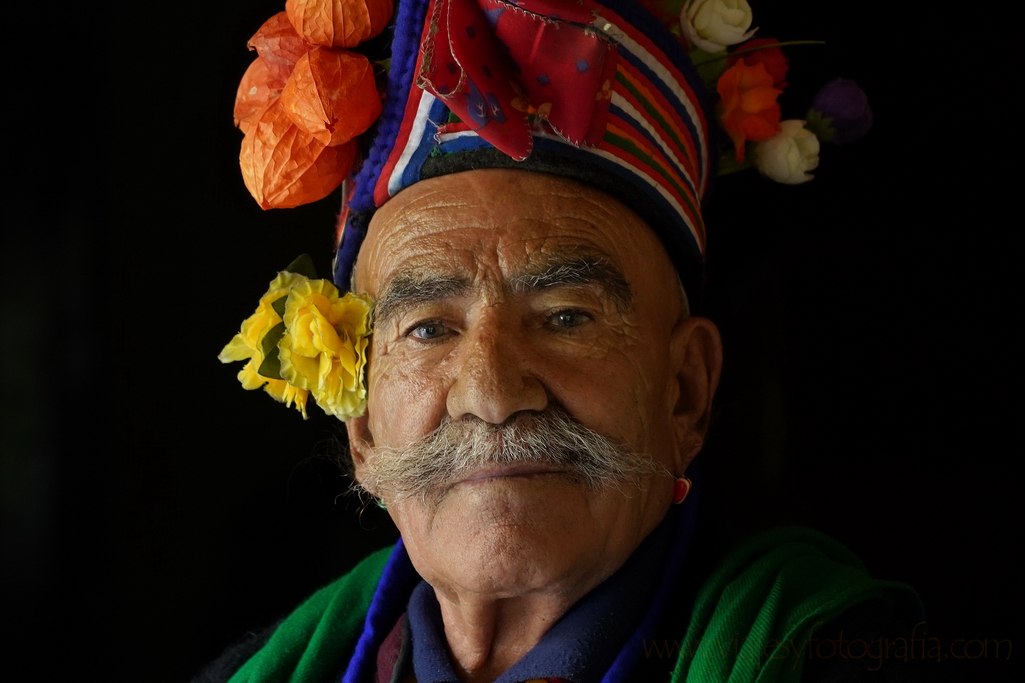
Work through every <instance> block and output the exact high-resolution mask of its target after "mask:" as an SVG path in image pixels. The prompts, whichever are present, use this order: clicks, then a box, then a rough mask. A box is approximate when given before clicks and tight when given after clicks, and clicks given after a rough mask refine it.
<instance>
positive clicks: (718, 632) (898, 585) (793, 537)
mask: <svg viewBox="0 0 1025 683" xmlns="http://www.w3.org/2000/svg"><path fill="white" fill-rule="evenodd" d="M717 558H718V559H717V561H716V562H715V563H714V564H713V565H712V566H711V567H710V568H709V570H708V571H707V573H706V576H705V578H704V580H703V581H702V582H701V584H700V588H698V589H697V592H696V594H695V596H694V602H693V611H692V614H691V620H690V624H689V626H688V628H687V632H686V634H685V637H684V641H683V643H682V649H681V653H680V654H681V659H680V661H679V663H678V664H679V666H678V668H677V673H682V672H683V671H687V672H690V673H695V672H700V673H702V674H704V675H706V677H710V679H711V680H718V679H719V678H721V679H722V680H726V679H727V678H729V679H730V680H733V678H732V677H733V676H735V675H736V673H737V671H738V670H748V671H759V670H762V669H766V670H774V671H775V675H770V676H768V677H767V678H766V680H790V679H789V678H788V675H790V676H791V678H792V677H793V675H794V674H796V673H799V672H800V671H801V669H802V668H804V667H803V665H805V664H809V662H810V661H811V660H814V657H811V655H810V654H809V653H810V650H809V648H810V647H811V646H813V645H815V644H816V643H821V642H824V641H825V640H829V641H835V638H834V636H835V634H841V636H842V634H844V633H845V632H846V633H852V632H858V633H859V634H861V635H863V636H864V637H868V636H869V635H872V634H876V635H878V636H879V637H883V636H885V635H886V634H889V633H892V632H894V630H899V629H903V628H912V627H913V626H914V625H915V624H916V623H920V622H921V621H922V619H923V618H924V617H923V613H924V612H923V609H922V605H921V602H920V600H919V597H918V594H917V592H916V591H915V590H914V589H913V588H912V587H911V586H909V585H907V584H905V583H903V582H900V581H895V580H890V579H884V578H878V577H876V576H874V575H873V574H872V573H871V572H870V570H869V569H868V568H867V567H866V566H865V565H864V563H863V562H862V561H861V559H860V558H859V557H858V556H857V555H856V554H855V553H854V552H852V551H851V550H850V549H849V548H848V547H847V546H845V545H844V544H843V543H841V542H840V541H838V540H837V539H835V538H833V537H831V536H829V535H828V534H825V533H823V532H821V531H818V530H816V529H813V528H808V527H799V526H784V527H775V528H769V529H765V530H761V531H758V532H754V533H750V534H748V535H745V536H742V537H740V538H738V539H736V540H735V541H734V542H732V543H731V544H730V545H729V546H727V547H726V548H725V549H722V550H721V552H720V553H717ZM838 664H839V663H838V662H837V661H832V662H817V665H818V666H816V663H811V664H809V666H808V667H807V670H808V673H810V674H811V672H813V671H815V672H818V673H822V672H824V671H825V670H827V669H828V670H832V669H834V668H836V667H837V665H838ZM843 664H844V666H841V667H840V668H841V669H843V670H845V671H847V670H849V669H850V668H851V667H850V666H847V665H848V664H851V662H844V663H843ZM855 664H857V663H855ZM681 667H682V668H681ZM831 673H832V672H831ZM813 675H817V674H813ZM680 680H682V679H680ZM793 680H808V679H798V678H793ZM821 680H833V679H832V678H829V677H827V678H822V679H821ZM837 680H839V679H837ZM850 680H861V679H860V678H851V679H850ZM879 680H884V679H883V678H882V677H879ZM900 680H903V679H900Z"/></svg>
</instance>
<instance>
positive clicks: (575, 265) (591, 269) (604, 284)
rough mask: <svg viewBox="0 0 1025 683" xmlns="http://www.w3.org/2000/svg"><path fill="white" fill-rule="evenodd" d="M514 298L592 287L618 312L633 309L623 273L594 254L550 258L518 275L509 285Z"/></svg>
mask: <svg viewBox="0 0 1025 683" xmlns="http://www.w3.org/2000/svg"><path fill="white" fill-rule="evenodd" d="M509 284H510V286H511V288H512V290H513V291H514V292H516V293H518V294H521V293H526V292H529V291H537V290H543V289H551V288H553V287H568V286H580V285H584V286H588V285H595V286H597V287H598V288H599V289H601V290H602V291H603V292H604V293H605V295H606V296H608V297H609V298H610V299H612V301H613V302H614V303H615V304H616V307H617V308H618V309H619V310H620V311H621V312H626V311H629V310H630V309H631V307H632V306H633V290H632V289H630V283H628V282H627V280H626V277H624V275H623V273H622V272H620V270H619V269H618V268H616V267H615V266H614V265H613V264H612V263H611V262H610V261H609V259H608V258H607V257H605V256H601V255H597V254H589V253H583V254H576V255H572V256H558V255H556V256H553V257H551V258H549V259H548V260H546V261H544V262H543V263H541V264H538V265H537V266H535V267H533V268H531V269H529V270H528V271H526V272H524V273H520V274H519V275H516V276H515V277H513V278H512V280H511V281H510V283H509Z"/></svg>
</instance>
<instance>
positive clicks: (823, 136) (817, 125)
mask: <svg viewBox="0 0 1025 683" xmlns="http://www.w3.org/2000/svg"><path fill="white" fill-rule="evenodd" d="M804 127H805V128H807V129H808V130H810V131H811V132H812V133H814V134H815V137H817V138H818V139H819V140H821V141H822V142H832V140H833V136H834V135H836V129H835V128H833V119H832V117H829V116H825V115H824V114H823V113H822V112H820V111H819V110H817V109H809V110H808V112H807V113H806V114H805V115H804Z"/></svg>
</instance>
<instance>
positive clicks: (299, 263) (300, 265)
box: [285, 254, 317, 280]
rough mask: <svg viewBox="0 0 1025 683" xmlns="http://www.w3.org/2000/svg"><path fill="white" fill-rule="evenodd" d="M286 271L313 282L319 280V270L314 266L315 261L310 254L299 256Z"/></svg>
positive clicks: (286, 267)
mask: <svg viewBox="0 0 1025 683" xmlns="http://www.w3.org/2000/svg"><path fill="white" fill-rule="evenodd" d="M285 270H286V271H287V272H289V273H295V274H296V275H303V276H305V277H308V278H310V279H311V280H316V279H317V269H316V267H314V265H313V259H312V258H310V255H309V254H299V255H298V256H296V257H295V260H294V261H292V262H291V263H289V264H288V265H287V266H285Z"/></svg>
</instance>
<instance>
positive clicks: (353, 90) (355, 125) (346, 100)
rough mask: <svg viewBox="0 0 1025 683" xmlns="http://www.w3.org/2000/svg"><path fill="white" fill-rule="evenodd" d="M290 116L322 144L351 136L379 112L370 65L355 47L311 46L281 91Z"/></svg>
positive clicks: (360, 131)
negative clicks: (335, 48) (339, 48)
mask: <svg viewBox="0 0 1025 683" xmlns="http://www.w3.org/2000/svg"><path fill="white" fill-rule="evenodd" d="M281 104H282V106H283V107H284V108H285V111H286V112H288V115H289V117H290V118H291V119H292V121H294V122H295V123H296V124H298V125H299V126H300V127H302V128H303V129H304V130H306V132H308V133H309V134H310V135H312V136H313V137H314V138H316V139H317V140H318V141H320V142H321V143H323V144H325V145H340V144H343V143H346V142H348V141H349V140H351V139H353V138H354V137H356V136H357V135H359V134H360V133H362V132H363V131H365V130H366V129H367V128H369V127H370V126H371V124H373V123H374V121H376V120H377V117H378V116H380V115H381V109H382V107H381V98H380V96H379V95H378V94H377V84H376V82H375V80H374V68H373V66H372V65H371V64H370V60H369V59H367V58H366V57H364V56H363V55H361V54H358V53H356V52H349V51H346V50H332V49H328V48H320V47H315V48H313V49H312V50H310V51H309V52H307V53H306V54H305V55H303V56H302V57H300V58H299V61H298V62H296V64H295V68H294V69H293V70H292V75H291V76H290V77H289V79H288V82H287V84H285V86H284V90H283V91H282V92H281Z"/></svg>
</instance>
